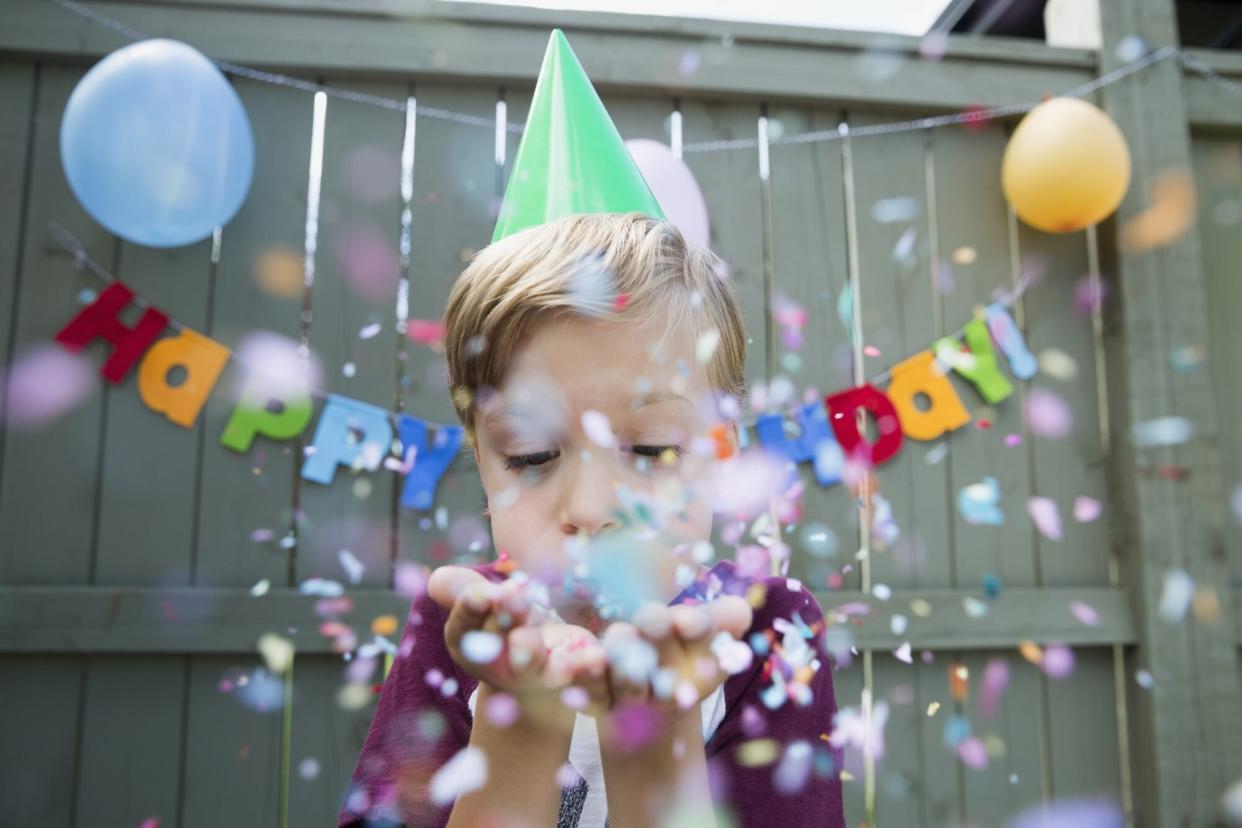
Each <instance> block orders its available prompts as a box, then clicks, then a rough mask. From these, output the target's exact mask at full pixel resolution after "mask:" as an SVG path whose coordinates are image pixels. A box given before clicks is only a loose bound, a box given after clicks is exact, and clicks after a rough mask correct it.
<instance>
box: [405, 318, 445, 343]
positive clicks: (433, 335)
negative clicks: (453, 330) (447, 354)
mask: <svg viewBox="0 0 1242 828" xmlns="http://www.w3.org/2000/svg"><path fill="white" fill-rule="evenodd" d="M405 335H406V337H407V338H409V340H410V341H411V342H417V343H419V344H420V345H432V344H434V343H437V342H440V341H442V340H443V339H444V323H443V322H441V321H440V320H439V319H410V320H408V321H407V322H406V323H405Z"/></svg>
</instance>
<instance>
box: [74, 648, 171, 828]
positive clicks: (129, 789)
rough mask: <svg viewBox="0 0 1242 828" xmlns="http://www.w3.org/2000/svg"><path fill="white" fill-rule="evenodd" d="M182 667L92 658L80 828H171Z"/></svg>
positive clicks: (161, 659)
mask: <svg viewBox="0 0 1242 828" xmlns="http://www.w3.org/2000/svg"><path fill="white" fill-rule="evenodd" d="M188 672H189V671H188V660H187V659H186V658H183V657H171V658H170V657H166V656H124V657H120V658H118V657H115V656H107V655H104V656H92V657H90V658H88V659H87V680H86V690H87V692H86V700H85V708H84V710H83V713H82V737H81V745H80V746H79V747H78V767H79V769H80V770H79V774H80V776H79V779H78V789H77V805H76V813H77V814H78V823H79V824H82V825H139V824H140V823H142V822H143V820H146V819H148V818H151V817H155V818H157V819H159V820H160V823H161V824H175V823H176V821H177V806H178V803H179V801H180V796H181V780H180V772H181V755H182V745H181V736H182V732H181V721H182V716H183V715H184V712H185V711H184V710H183V708H182V705H183V702H184V689H185V688H184V685H185V680H186V676H187V675H188Z"/></svg>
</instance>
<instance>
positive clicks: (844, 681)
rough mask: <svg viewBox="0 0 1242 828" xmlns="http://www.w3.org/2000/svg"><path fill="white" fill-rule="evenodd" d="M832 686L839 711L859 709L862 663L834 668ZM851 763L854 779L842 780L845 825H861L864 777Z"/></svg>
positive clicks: (848, 767) (848, 768)
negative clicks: (850, 708) (849, 708)
mask: <svg viewBox="0 0 1242 828" xmlns="http://www.w3.org/2000/svg"><path fill="white" fill-rule="evenodd" d="M832 684H833V694H834V695H835V696H836V697H837V708H838V710H840V709H844V708H846V707H852V708H854V709H855V710H858V709H859V706H860V704H861V700H862V688H863V674H862V665H861V662H859V661H857V660H855V661H854V662H852V663H851V664H850V665H848V666H846V667H834V670H833V674H832ZM849 761H850V759H849V757H846V762H847V767H846V771H847V772H849V773H850V774H851V777H852V778H847V779H842V783H841V791H842V793H843V794H844V798H845V824H846V825H861V824H862V820H863V818H864V809H863V805H864V797H863V777H862V773H861V769H860V768H859V767H858V766H857V765H856V764H855V765H853V766H851V765H849Z"/></svg>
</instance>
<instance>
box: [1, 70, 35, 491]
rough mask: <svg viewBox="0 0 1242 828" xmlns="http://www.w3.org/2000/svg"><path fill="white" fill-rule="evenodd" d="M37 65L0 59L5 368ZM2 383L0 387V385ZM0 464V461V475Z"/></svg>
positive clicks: (6, 366) (5, 372) (4, 424)
mask: <svg viewBox="0 0 1242 828" xmlns="http://www.w3.org/2000/svg"><path fill="white" fill-rule="evenodd" d="M37 72H38V69H37V67H36V66H35V64H33V63H18V62H16V61H3V62H0V106H2V107H3V108H4V109H3V111H4V112H7V113H9V117H7V118H5V119H4V121H3V122H0V181H8V182H10V183H9V186H7V187H5V188H4V190H3V191H0V307H3V308H6V309H7V310H6V312H4V313H0V366H3V374H2V375H0V376H7V375H8V372H9V331H10V327H11V325H12V324H13V319H12V309H13V307H14V305H15V303H16V302H17V289H18V282H17V269H18V266H19V265H20V263H21V254H22V238H21V231H22V228H23V226H24V219H25V215H26V188H25V183H26V162H27V161H28V160H29V158H28V156H27V153H29V151H30V147H31V143H30V142H31V138H32V134H33V132H34V129H35V123H34V120H33V119H32V118H31V115H32V114H33V112H32V110H33V104H34V96H35V92H36V89H37V86H36V84H37V82H38V81H37ZM0 388H2V386H0ZM3 400H4V398H3V396H2V395H0V462H2V461H3V459H4V457H3V451H2V449H3V444H4V436H3V435H4V434H5V431H6V430H7V428H8V422H7V420H8V418H7V417H4V416H2V415H3V411H4V409H3V407H2V406H3ZM3 471H4V468H3V466H0V474H3Z"/></svg>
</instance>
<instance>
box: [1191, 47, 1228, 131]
mask: <svg viewBox="0 0 1242 828" xmlns="http://www.w3.org/2000/svg"><path fill="white" fill-rule="evenodd" d="M1186 51H1187V53H1188V54H1189V55H1190V56H1191V57H1193V58H1195V59H1197V60H1199V61H1202V62H1203V63H1204V64H1205V65H1207V66H1208V67H1209V68H1210V69H1212V70H1213V71H1215V72H1217V73H1218V74H1219V75H1220V76H1221V77H1223V78H1225V79H1226V80H1229V81H1232V82H1234V83H1236V84H1238V85H1239V86H1242V54H1238V53H1236V52H1212V51H1209V50H1207V49H1187V50H1186ZM1183 78H1184V80H1183V83H1182V88H1183V89H1184V90H1185V93H1186V112H1187V113H1188V115H1189V116H1190V123H1191V125H1192V126H1193V127H1195V128H1196V129H1201V130H1205V131H1220V130H1227V131H1231V132H1237V131H1238V130H1242V96H1239V95H1237V94H1234V93H1231V92H1229V91H1228V90H1227V89H1225V88H1224V87H1222V86H1221V85H1220V84H1217V83H1213V82H1212V81H1210V80H1207V79H1206V78H1204V77H1202V76H1201V75H1199V74H1198V73H1196V72H1194V71H1193V70H1191V69H1185V70H1184V71H1183Z"/></svg>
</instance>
